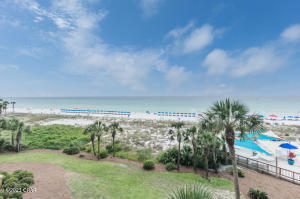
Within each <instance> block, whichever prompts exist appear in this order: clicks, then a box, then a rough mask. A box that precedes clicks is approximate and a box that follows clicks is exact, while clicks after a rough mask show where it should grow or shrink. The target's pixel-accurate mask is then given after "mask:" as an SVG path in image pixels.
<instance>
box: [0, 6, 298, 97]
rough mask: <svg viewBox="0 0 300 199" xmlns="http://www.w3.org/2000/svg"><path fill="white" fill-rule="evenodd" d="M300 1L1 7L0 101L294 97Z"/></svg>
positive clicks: (296, 94) (296, 80)
mask: <svg viewBox="0 0 300 199" xmlns="http://www.w3.org/2000/svg"><path fill="white" fill-rule="evenodd" d="M299 10H300V1H298V0H289V1H279V0H264V1H261V0H251V1H239V0H235V1H234V0H227V1H223V0H211V1H204V0H0V96H6V97H63V96H174V95H176V96H183V95H184V96H300V89H299V88H300V79H299V77H300V56H299V55H300V14H299Z"/></svg>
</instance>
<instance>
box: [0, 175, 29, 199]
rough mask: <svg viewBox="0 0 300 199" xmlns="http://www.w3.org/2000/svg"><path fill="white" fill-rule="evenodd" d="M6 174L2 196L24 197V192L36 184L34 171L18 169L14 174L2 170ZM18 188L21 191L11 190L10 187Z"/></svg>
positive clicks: (3, 180)
mask: <svg viewBox="0 0 300 199" xmlns="http://www.w3.org/2000/svg"><path fill="white" fill-rule="evenodd" d="M0 173H1V174H2V175H4V177H3V179H2V187H3V190H1V191H0V198H17V199H21V198H22V194H23V193H22V192H25V191H26V190H27V189H28V188H29V187H30V185H32V184H34V180H33V173H31V172H29V171H24V170H16V171H15V172H13V173H12V174H8V173H7V172H0ZM14 188H16V190H17V191H19V192H9V190H8V189H14Z"/></svg>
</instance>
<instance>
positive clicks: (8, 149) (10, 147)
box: [3, 143, 15, 152]
mask: <svg viewBox="0 0 300 199" xmlns="http://www.w3.org/2000/svg"><path fill="white" fill-rule="evenodd" d="M3 151H4V152H12V151H15V147H14V146H13V145H11V144H10V143H5V144H4V147H3Z"/></svg>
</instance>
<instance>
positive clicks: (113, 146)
mask: <svg viewBox="0 0 300 199" xmlns="http://www.w3.org/2000/svg"><path fill="white" fill-rule="evenodd" d="M112 139H113V143H112V149H113V157H115V136H113V137H112Z"/></svg>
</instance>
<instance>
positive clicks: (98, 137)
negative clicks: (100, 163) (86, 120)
mask: <svg viewBox="0 0 300 199" xmlns="http://www.w3.org/2000/svg"><path fill="white" fill-rule="evenodd" d="M97 141H98V160H99V159H100V136H99V135H98V140H97Z"/></svg>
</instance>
